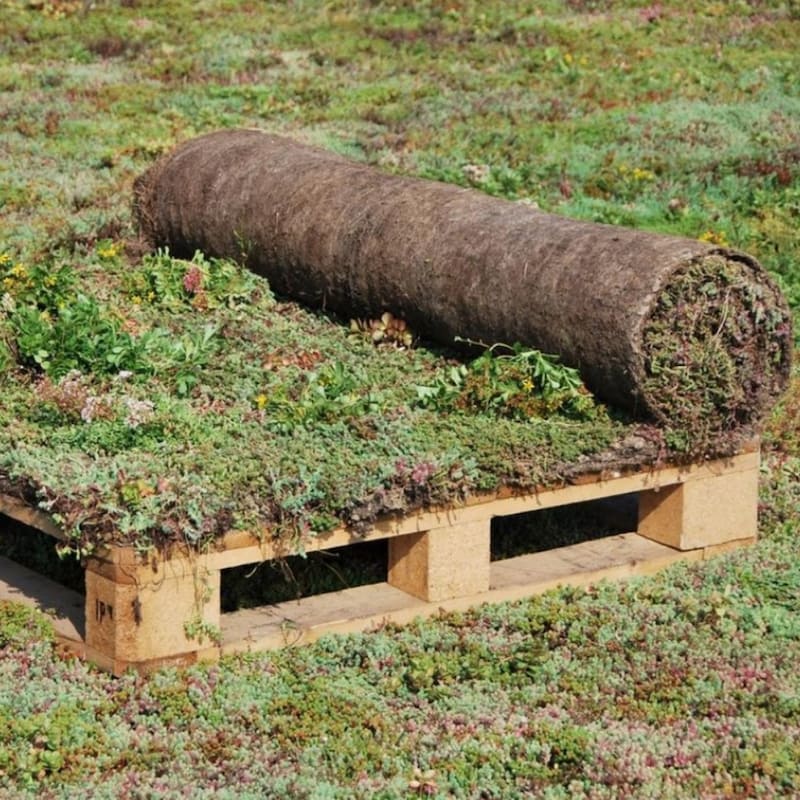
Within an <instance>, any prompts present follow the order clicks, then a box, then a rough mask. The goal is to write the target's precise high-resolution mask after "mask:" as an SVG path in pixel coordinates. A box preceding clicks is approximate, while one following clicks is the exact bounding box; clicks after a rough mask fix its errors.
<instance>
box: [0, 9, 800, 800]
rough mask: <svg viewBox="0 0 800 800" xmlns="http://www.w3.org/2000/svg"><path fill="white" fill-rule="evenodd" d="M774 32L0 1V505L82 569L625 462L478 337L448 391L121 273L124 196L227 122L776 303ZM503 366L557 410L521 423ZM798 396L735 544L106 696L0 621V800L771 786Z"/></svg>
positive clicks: (779, 123)
mask: <svg viewBox="0 0 800 800" xmlns="http://www.w3.org/2000/svg"><path fill="white" fill-rule="evenodd" d="M798 36H800V9H798V6H797V3H796V2H795V0H775V1H774V2H773V1H772V0H751V1H747V0H737V1H736V2H700V3H689V2H686V0H667V1H666V2H661V3H652V4H645V3H641V2H638V3H636V2H632V1H630V0H616V1H614V2H607V3H599V2H593V0H542V2H535V3H534V2H524V1H523V0H510V1H509V2H502V3H501V2H483V3H477V2H472V1H471V0H448V2H440V0H425V1H424V2H405V1H402V0H401V1H400V2H381V0H363V1H362V2H357V0H336V1H335V2H334V1H333V0H331V1H330V2H323V0H307V1H306V0H304V1H303V2H293V3H274V4H273V3H250V2H241V3H240V2H225V0H206V1H204V2H201V3H187V2H178V1H177V0H168V2H159V3H156V2H149V1H148V0H124V2H123V1H120V2H115V1H114V0H98V1H97V2H84V1H83V0H36V2H33V1H32V0H0V41H2V47H0V92H2V97H3V103H2V111H0V132H2V135H1V136H0V255H1V256H2V264H1V265H0V270H1V271H2V272H1V274H0V281H2V290H1V291H0V296H2V298H3V303H2V314H1V315H0V373H1V374H0V396H1V397H2V400H1V401H0V475H2V488H3V489H5V490H13V491H17V492H21V493H22V494H24V495H25V497H26V498H27V499H28V500H29V501H31V502H32V503H39V504H40V505H41V506H42V507H43V508H45V509H48V510H49V511H51V512H52V513H53V514H55V515H57V516H58V518H59V519H60V520H61V521H62V524H63V525H64V527H65V529H66V530H67V531H68V532H70V534H71V535H72V540H71V543H70V545H71V547H72V549H73V550H74V551H76V552H78V553H85V552H87V550H89V549H90V548H91V547H92V546H93V545H94V544H96V543H97V542H98V541H101V540H103V539H105V538H108V537H109V536H112V535H113V536H117V537H121V538H124V539H126V540H128V541H132V542H134V543H135V544H136V545H137V546H139V547H141V548H142V549H149V548H152V547H153V546H157V545H159V544H162V543H164V542H166V541H169V540H172V539H174V538H182V539H183V540H185V541H188V542H190V543H193V544H196V545H198V546H202V545H203V544H204V543H207V542H209V541H210V540H211V539H213V538H214V536H215V535H216V534H217V533H219V532H220V531H222V530H225V529H228V528H230V527H233V526H237V525H241V526H247V527H253V528H257V527H259V526H260V527H261V528H262V529H263V528H267V529H269V530H270V531H273V530H279V531H280V532H282V533H284V534H285V535H294V534H295V533H296V532H298V531H308V532H312V533H313V532H315V531H322V530H327V529H328V528H330V527H331V526H333V525H336V524H339V521H341V520H344V521H346V522H348V523H349V524H351V525H353V526H356V527H357V526H359V525H361V524H366V523H368V522H369V520H370V519H372V517H373V516H374V514H375V513H380V512H381V511H385V510H393V509H394V510H401V509H402V508H407V507H408V506H409V505H413V504H422V503H425V502H430V501H432V500H448V499H454V500H457V499H458V498H460V497H461V496H463V494H464V493H468V492H474V491H482V490H491V489H493V488H495V487H496V486H497V485H498V482H501V481H502V482H505V483H508V484H510V485H518V486H526V485H527V486H529V485H532V484H535V483H537V482H539V481H541V480H544V479H546V478H547V477H548V476H550V477H551V478H552V477H553V476H557V475H559V474H560V472H561V471H562V469H564V468H566V467H565V465H569V464H574V463H576V462H580V461H581V459H585V458H591V457H593V454H598V453H600V452H601V451H603V450H605V449H606V448H608V447H610V446H611V445H613V444H614V443H616V442H620V441H623V440H624V439H625V437H626V436H628V435H629V434H630V433H631V426H630V421H629V420H624V419H618V418H616V416H612V415H611V414H610V412H608V411H607V410H604V409H602V408H600V407H598V406H596V405H594V404H591V403H590V402H589V401H588V400H587V398H586V396H585V395H584V394H583V392H582V391H581V389H580V385H579V384H578V383H577V382H576V379H575V376H574V375H572V374H571V373H569V372H566V371H560V370H559V368H558V365H557V364H555V363H554V362H552V361H551V360H549V359H544V360H542V359H543V356H542V354H536V353H532V352H531V351H525V350H514V349H513V348H514V343H513V342H509V343H508V345H509V346H510V347H511V348H512V349H511V350H505V349H504V348H502V347H498V348H495V349H494V350H493V351H491V352H483V353H477V354H476V360H475V361H472V362H471V363H465V362H464V360H463V359H454V358H453V357H452V354H451V353H445V352H441V351H431V350H428V349H426V348H425V347H417V348H416V349H409V348H408V347H407V345H408V344H409V341H408V332H407V331H405V330H404V329H403V328H402V326H400V325H398V324H396V323H397V321H393V320H392V319H391V318H387V319H386V320H383V321H378V320H376V321H369V320H367V321H363V323H364V324H362V325H359V324H358V323H356V325H355V326H354V327H355V330H353V331H350V329H349V326H348V323H349V321H348V320H331V319H326V318H324V317H321V316H318V315H314V314H311V313H309V312H307V311H305V310H303V309H301V308H299V307H298V306H296V305H293V304H290V303H286V302H283V301H282V300H281V299H280V298H278V299H276V298H274V297H273V296H272V294H271V293H270V290H269V287H268V286H267V285H266V284H265V283H264V282H263V281H261V280H260V279H258V278H254V277H253V276H250V275H248V274H247V273H244V272H242V271H241V270H239V269H238V267H236V265H234V264H230V263H227V262H215V261H214V262H212V261H209V260H206V259H203V258H202V257H200V256H197V257H195V258H193V259H192V260H191V261H181V260H177V259H173V258H171V257H170V256H169V255H168V254H166V253H156V254H144V253H142V251H141V247H140V246H139V245H138V243H137V239H136V234H135V231H134V230H133V228H132V225H131V214H130V198H131V186H132V182H133V179H134V178H135V177H136V176H137V175H138V174H140V173H141V172H142V171H143V170H144V169H146V168H147V167H148V166H149V165H150V164H151V163H152V162H153V160H154V159H155V158H157V157H158V156H159V155H160V154H162V153H164V152H166V151H167V150H169V149H170V148H171V147H172V146H173V145H174V144H176V143H177V142H179V141H181V140H184V139H186V138H188V137H190V136H193V135H196V134H199V133H203V132H206V131H210V130H214V129H216V128H220V127H225V126H232V125H244V126H258V127H262V128H265V129H268V130H271V131H273V132H276V133H282V134H286V135H290V136H293V137H296V138H298V139H300V140H303V141H307V142H311V143H315V144H320V145H323V146H325V147H329V148H331V149H334V150H336V151H338V152H341V153H344V154H346V155H348V156H350V157H353V158H356V159H360V160H362V161H364V162H366V163H370V164H373V165H375V166H377V167H380V168H381V169H384V170H387V171H391V172H397V173H402V174H412V175H421V176H425V177H430V178H435V179H440V180H446V181H449V182H453V183H458V184H461V185H465V186H474V187H476V188H478V189H480V190H483V191H486V192H489V193H491V194H495V195H498V196H502V197H506V198H508V199H511V200H517V201H519V202H524V203H531V204H533V203H535V204H536V205H538V206H539V207H541V208H543V209H545V210H548V211H554V212H557V213H563V214H567V215H571V216H575V217H579V218H583V219H589V220H597V221H601V222H611V223H616V224H625V225H632V226H636V227H641V228H647V229H650V230H656V231H664V232H669V233H676V234H680V235H684V236H689V237H697V238H701V239H704V240H706V241H710V242H715V243H718V244H723V245H724V244H730V245H731V246H734V247H736V248H739V249H742V250H745V251H747V252H750V253H752V254H753V255H754V256H755V257H756V258H758V259H759V260H760V261H761V262H762V263H763V264H764V265H765V266H766V267H767V268H768V269H769V270H770V271H771V273H772V274H773V275H774V276H775V277H776V279H777V280H778V281H779V282H780V283H781V286H782V287H783V289H784V291H785V292H786V294H787V297H788V298H789V300H790V303H791V304H792V307H793V309H797V307H798V305H799V304H800V239H798V237H797V235H796V231H797V224H798V217H799V216H800V188H799V187H800V181H798V174H799V173H800V92H799V90H800V84H798V81H797V77H796V76H797V74H798V72H800V63H798V61H799V59H798V54H797V48H796V42H797V40H798ZM387 311H388V312H391V309H387ZM373 322H374V323H375V324H372V323H373ZM411 336H412V338H413V332H411ZM795 336H797V328H795ZM374 340H375V341H378V346H376V344H374V343H373V341H374ZM493 344H494V343H487V345H493ZM537 369H538V370H539V374H540V376H541V375H543V374H544V375H547V374H549V371H550V370H555V371H556V372H555V374H556V375H557V376H558V377H557V383H558V384H559V385H558V387H557V392H556V394H557V395H558V393H559V392H562V391H566V394H565V395H564V398H562V399H566V408H563V407H560V408H555V409H553V408H549V407H548V408H547V409H546V410H547V412H548V413H549V412H551V411H556V414H555V416H553V415H551V416H544V417H538V416H537V417H536V418H535V419H530V414H531V413H532V406H537V408H536V409H535V410H536V413H537V414H538V413H540V411H541V409H540V408H538V406H539V405H540V404H541V403H542V402H544V394H545V392H544V386H545V384H542V383H539V384H537V382H536V381H537V375H536V370H537ZM231 376H236V377H235V379H232V377H231ZM528 382H530V384H531V386H530V387H528V386H527V383H528ZM547 385H550V386H551V384H547ZM799 385H800V383H799V382H798V379H797V376H795V379H794V382H793V385H792V388H791V389H790V392H789V394H788V395H787V397H786V399H785V400H784V402H783V403H782V404H781V406H780V407H779V408H778V409H777V410H776V412H775V414H774V415H773V416H772V417H771V419H770V420H769V422H768V425H767V428H766V431H765V450H764V454H765V458H764V470H763V478H764V484H763V492H762V498H761V530H762V540H761V542H760V543H759V544H758V545H757V546H756V547H754V548H752V549H750V550H748V551H746V552H742V553H737V554H733V555H730V556H726V557H724V558H720V559H717V560H715V561H713V562H710V563H707V564H699V565H692V566H680V567H676V568H673V569H671V570H669V571H667V572H665V573H662V574H661V575H659V576H657V577H655V578H651V579H647V580H638V581H633V582H630V583H629V584H627V585H624V586H609V585H601V586H599V587H596V588H594V589H591V590H588V591H585V592H584V591H574V590H570V591H563V592H558V593H552V594H549V595H547V596H545V597H543V598H540V599H533V600H530V601H526V602H521V603H518V604H514V605H502V606H494V607H485V608H481V609H477V610H475V611H472V612H470V613H468V614H463V615H455V616H446V617H443V618H441V619H437V620H432V621H429V622H424V623H419V624H415V625H412V626H409V627H408V628H406V629H403V630H396V629H393V628H384V629H382V630H379V631H376V632H372V633H369V634H365V635H362V636H350V637H338V638H333V637H331V638H326V639H325V640H323V641H321V642H319V643H318V644H316V645H314V646H311V647H306V648H302V649H298V650H288V651H286V652H283V653H277V654H269V655H259V656H249V657H241V658H237V659H235V660H230V661H225V662H223V663H222V664H220V665H218V666H213V667H195V668H192V669H189V670H185V671H176V670H164V671H161V672H158V673H156V674H155V675H153V676H151V677H149V678H142V677H137V676H134V675H132V674H130V675H127V676H125V677H123V678H122V679H119V680H115V679H111V678H109V677H108V676H105V675H103V674H100V673H98V672H95V671H93V670H92V669H91V668H89V667H88V666H86V665H85V664H83V663H81V662H79V661H76V660H71V659H65V658H63V657H62V656H60V655H59V654H58V652H57V651H56V650H55V649H54V648H53V646H52V645H51V643H50V641H51V640H50V635H51V634H50V629H49V626H48V625H47V623H46V622H44V621H43V618H42V617H41V616H39V615H38V614H31V613H30V612H27V611H24V610H21V609H19V608H18V607H16V606H12V605H8V604H0V794H1V795H3V796H4V797H5V796H7V797H12V798H16V797H20V798H22V797H74V796H75V795H76V794H77V793H81V794H85V795H86V796H88V797H114V798H117V797H152V796H158V797H179V796H184V795H185V793H186V791H187V790H188V791H190V792H191V794H192V795H193V796H199V797H203V796H208V797H237V798H238V797H265V796H266V797H270V796H273V797H309V798H311V797H314V798H326V797H343V798H344V797H348V798H349V797H365V798H366V797H369V798H373V797H385V798H395V797H397V798H406V797H417V796H432V797H451V796H454V797H503V798H506V797H507V798H513V797H531V796H540V797H545V798H568V797H569V798H572V797H577V798H579V797H593V798H606V797H607V798H614V797H640V798H648V797H659V798H683V797H687V796H691V797H709V798H710V797H734V798H746V797H747V798H749V797H791V796H797V795H798V794H799V793H800V774H799V773H798V766H797V765H798V763H800V753H799V752H798V750H797V742H798V741H799V740H800V730H799V728H800V716H799V714H800V708H799V707H798V703H797V699H796V698H797V697H798V696H799V695H800V686H798V671H797V669H796V664H797V662H798V658H800V631H799V630H798V625H797V619H798V611H800V609H798V607H797V597H798V596H800V574H798V569H797V564H798V563H800V558H798V555H799V554H798V544H797V524H798V523H797V520H798V518H799V514H800V493H799V492H800V490H798V487H800V444H799V442H800V434H798V431H799V430H800V411H799V409H800V401H799V400H798V397H800V394H798V386H799ZM551 388H552V386H551ZM545 405H547V403H545ZM564 411H566V413H562V412H564ZM645 433H651V432H648V431H645ZM654 443H655V444H654V446H655V447H657V446H658V444H659V443H658V441H657V440H654ZM587 454H588V455H587ZM265 464H268V465H269V468H267V469H265ZM264 497H269V498H270V502H269V504H267V505H266V506H265V504H264V503H263V498H264Z"/></svg>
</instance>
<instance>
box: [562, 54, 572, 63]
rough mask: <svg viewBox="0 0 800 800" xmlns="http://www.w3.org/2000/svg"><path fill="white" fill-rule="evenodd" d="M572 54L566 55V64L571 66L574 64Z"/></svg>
mask: <svg viewBox="0 0 800 800" xmlns="http://www.w3.org/2000/svg"><path fill="white" fill-rule="evenodd" d="M573 60H574V59H573V57H572V53H564V63H565V64H571V63H572V62H573Z"/></svg>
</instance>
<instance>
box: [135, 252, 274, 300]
mask: <svg viewBox="0 0 800 800" xmlns="http://www.w3.org/2000/svg"><path fill="white" fill-rule="evenodd" d="M125 288H126V291H127V294H128V297H129V298H130V300H131V302H132V303H134V304H136V305H139V304H143V303H144V304H149V305H159V306H161V307H163V308H166V309H169V310H171V311H182V310H185V309H187V308H193V309H196V310H200V311H207V310H211V309H214V308H218V307H219V306H227V307H230V308H235V307H237V306H240V305H244V304H247V303H249V302H250V301H251V300H252V299H253V296H254V294H255V293H256V291H260V292H264V291H265V290H266V285H265V284H264V283H263V281H262V282H259V281H258V279H257V278H256V277H255V276H254V275H253V274H252V273H250V272H248V271H247V270H243V269H241V268H240V267H238V266H237V265H236V264H234V263H233V262H232V261H228V260H226V259H218V258H212V259H206V258H205V256H203V254H202V253H200V252H197V253H195V254H194V256H193V257H192V259H191V260H188V261H187V260H184V259H180V258H173V257H171V256H170V254H169V251H168V250H159V251H157V252H156V253H153V254H150V255H146V256H144V258H143V259H142V261H141V264H140V265H139V266H138V267H137V268H136V269H135V270H131V271H129V272H128V273H127V274H126V276H125Z"/></svg>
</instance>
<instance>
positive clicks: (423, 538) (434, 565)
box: [388, 519, 491, 602]
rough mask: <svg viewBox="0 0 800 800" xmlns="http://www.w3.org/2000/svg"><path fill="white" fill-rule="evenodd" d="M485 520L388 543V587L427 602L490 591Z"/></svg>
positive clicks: (488, 547) (488, 528) (415, 534)
mask: <svg viewBox="0 0 800 800" xmlns="http://www.w3.org/2000/svg"><path fill="white" fill-rule="evenodd" d="M490 532H491V525H490V521H489V520H488V519H485V520H478V521H476V522H468V523H461V524H460V525H457V526H454V527H447V528H433V529H432V530H429V531H424V532H422V533H410V534H406V535H405V536H398V537H397V538H395V539H390V540H389V569H388V583H389V584H390V585H392V586H394V587H396V588H397V589H402V590H403V591H404V592H407V593H408V594H410V595H413V596H414V597H418V598H420V599H421V600H427V601H429V602H431V601H436V600H448V599H450V598H452V597H462V596H464V595H471V594H476V593H478V592H485V591H487V590H488V589H489V561H490V555H491V536H490Z"/></svg>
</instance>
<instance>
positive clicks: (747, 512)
mask: <svg viewBox="0 0 800 800" xmlns="http://www.w3.org/2000/svg"><path fill="white" fill-rule="evenodd" d="M758 476H759V464H758V454H757V453H749V454H747V455H745V456H737V458H736V459H733V460H732V462H731V466H730V468H729V469H722V470H721V471H720V473H719V474H717V475H712V476H704V477H693V476H691V475H689V476H688V477H687V479H686V480H685V481H683V482H682V483H678V484H675V485H673V486H665V487H662V488H660V489H658V488H657V489H651V490H650V491H645V492H642V493H641V494H640V495H639V527H638V533H639V534H640V535H641V536H645V537H647V538H648V539H652V540H653V541H656V542H660V543H661V544H666V545H669V546H670V547H674V548H676V549H678V550H694V549H697V548H700V547H706V548H708V547H715V546H717V545H722V544H725V543H727V542H734V541H739V540H748V539H755V537H756V534H757V529H758Z"/></svg>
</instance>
